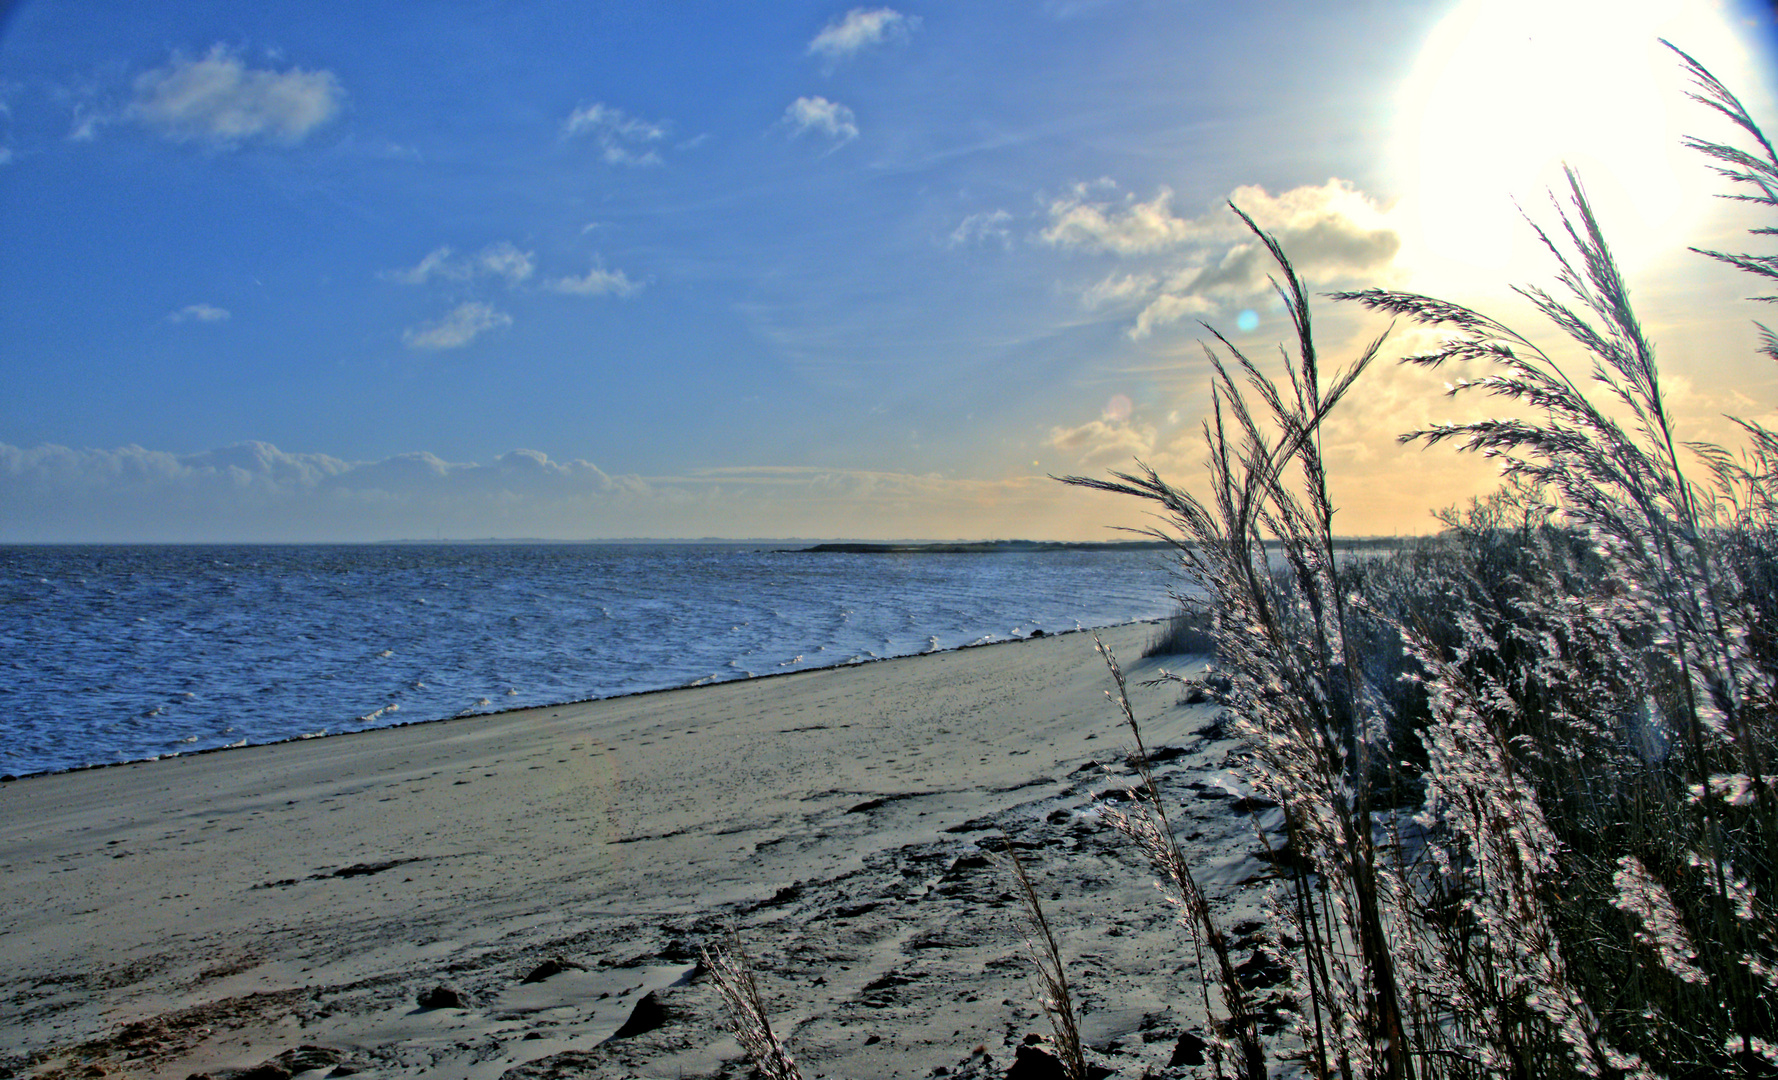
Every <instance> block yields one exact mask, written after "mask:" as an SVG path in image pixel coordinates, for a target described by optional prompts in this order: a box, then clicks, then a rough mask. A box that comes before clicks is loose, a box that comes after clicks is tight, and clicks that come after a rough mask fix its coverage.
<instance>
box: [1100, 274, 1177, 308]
mask: <svg viewBox="0 0 1778 1080" xmlns="http://www.w3.org/2000/svg"><path fill="white" fill-rule="evenodd" d="M1159 285H1160V281H1159V279H1158V278H1156V277H1155V275H1153V274H1121V275H1120V274H1112V275H1111V276H1110V277H1107V278H1106V279H1105V280H1103V281H1101V282H1099V283H1098V284H1097V285H1094V286H1092V287H1090V288H1089V289H1087V291H1086V292H1084V293H1082V294H1081V302H1082V303H1084V304H1086V306H1087V307H1090V308H1098V307H1116V306H1121V305H1124V304H1128V303H1130V302H1132V301H1135V300H1143V299H1146V298H1148V297H1150V296H1153V295H1154V291H1155V289H1156V288H1157V287H1158V286H1159Z"/></svg>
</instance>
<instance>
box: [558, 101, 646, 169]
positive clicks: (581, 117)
mask: <svg viewBox="0 0 1778 1080" xmlns="http://www.w3.org/2000/svg"><path fill="white" fill-rule="evenodd" d="M562 136H563V137H564V138H579V137H585V138H590V139H592V140H593V141H594V142H596V143H598V145H599V150H600V156H602V157H603V158H604V159H605V162H606V164H609V165H659V164H661V156H660V154H659V153H657V152H655V151H654V150H653V149H652V148H651V147H650V144H651V143H657V142H660V141H661V140H662V139H664V138H666V137H667V125H666V124H665V123H664V122H659V123H657V122H651V121H648V120H643V119H641V118H639V117H635V116H631V115H630V114H628V113H626V112H624V111H623V110H622V109H620V108H618V107H617V106H615V105H607V104H605V103H604V102H602V101H596V102H594V103H593V104H591V105H582V106H581V107H580V108H578V109H575V110H574V111H573V112H572V113H570V114H569V116H568V119H567V120H564V121H563V122H562Z"/></svg>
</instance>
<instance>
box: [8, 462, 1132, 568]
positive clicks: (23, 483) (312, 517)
mask: <svg viewBox="0 0 1778 1080" xmlns="http://www.w3.org/2000/svg"><path fill="white" fill-rule="evenodd" d="M1081 497H1084V493H1080V495H1077V494H1076V493H1073V492H1071V491H1068V490H1067V489H1063V488H1062V487H1061V486H1060V485H1058V484H1056V483H1055V482H1054V481H1051V480H1050V479H1048V478H1047V477H1043V476H1030V475H1019V476H1013V477H1008V478H1005V479H998V480H994V479H990V480H980V479H964V478H955V477H948V476H939V475H914V474H908V473H893V472H876V471H871V470H861V469H823V468H812V467H803V466H776V467H773V466H754V467H727V468H719V469H709V470H701V471H698V472H694V473H691V474H689V475H684V476H661V477H642V476H637V475H633V474H623V475H614V474H611V473H608V472H606V471H605V470H603V469H601V468H599V467H598V466H597V465H594V464H593V463H592V462H589V461H584V460H573V461H556V460H553V459H551V458H550V457H549V456H548V455H546V454H543V453H541V452H539V451H536V450H526V449H518V450H512V451H509V452H507V453H505V454H502V455H500V456H499V457H497V458H495V459H494V460H493V461H490V462H487V463H464V462H450V461H445V460H444V459H442V458H440V457H438V456H437V455H435V454H432V453H428V452H424V451H420V452H414V453H406V454H397V455H394V456H392V457H387V458H383V459H381V460H378V461H359V462H353V461H345V460H342V459H340V458H336V457H333V456H330V455H327V454H314V453H290V452H286V451H284V450H280V449H279V448H278V447H276V446H273V445H271V444H270V443H265V442H243V443H235V444H233V445H230V446H225V447H220V448H217V449H213V450H205V451H202V452H200V453H195V454H176V453H171V452H168V451H164V450H149V449H145V448H143V447H140V446H133V445H132V446H124V447H118V448H116V449H111V450H94V449H78V450H77V449H72V448H69V447H66V446H59V445H54V444H44V445H40V446H35V447H28V448H27V447H18V446H12V445H9V444H6V443H0V543H64V542H76V543H79V542H94V543H185V542H199V543H202V542H222V543H226V542H297V543H315V542H360V541H375V540H396V539H430V538H435V537H443V538H446V539H485V538H539V539H559V540H585V539H613V538H623V537H660V538H684V537H701V536H726V537H733V538H741V539H745V538H756V537H774V536H819V537H859V538H874V537H881V538H909V537H932V538H938V539H949V538H952V537H956V536H964V535H968V536H970V537H971V538H992V537H999V536H1011V535H1041V536H1044V537H1048V536H1052V535H1056V534H1057V530H1058V529H1070V528H1071V529H1072V533H1081V536H1080V537H1076V536H1074V535H1073V534H1072V533H1070V535H1068V536H1066V537H1063V538H1102V536H1101V534H1102V533H1103V532H1104V529H1103V528H1102V527H1101V526H1100V523H1101V522H1103V521H1106V520H1108V518H1107V517H1105V516H1104V515H1102V514H1101V515H1097V516H1094V515H1087V516H1085V517H1084V518H1083V517H1082V516H1081V515H1080V514H1079V511H1080V510H1081V507H1082V504H1081ZM1089 501H1090V500H1089ZM972 518H973V521H972V520H971V519H972ZM861 520H869V521H871V522H872V523H873V528H874V529H875V530H876V531H875V532H874V533H872V534H870V536H863V534H859V533H858V532H857V525H856V522H858V521H861ZM1081 521H1085V522H1087V526H1086V529H1085V532H1082V525H1081V524H1080V522H1081ZM971 527H976V528H978V530H985V531H979V535H978V534H977V533H967V532H966V533H959V532H957V531H955V530H956V529H957V528H963V529H965V530H967V529H969V528H971ZM1089 534H1090V535H1089Z"/></svg>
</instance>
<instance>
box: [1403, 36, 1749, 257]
mask: <svg viewBox="0 0 1778 1080" xmlns="http://www.w3.org/2000/svg"><path fill="white" fill-rule="evenodd" d="M1663 37H1664V38H1666V39H1668V40H1669V41H1672V42H1673V43H1674V44H1676V45H1678V46H1679V47H1680V48H1682V49H1685V50H1686V51H1688V52H1690V53H1692V55H1694V56H1696V57H1698V58H1699V59H1700V60H1702V61H1703V62H1704V63H1705V64H1706V65H1707V66H1709V67H1710V68H1711V69H1712V70H1713V71H1715V72H1716V74H1717V75H1718V76H1720V77H1722V78H1724V79H1725V80H1727V81H1728V82H1729V83H1730V84H1731V85H1735V84H1736V83H1737V81H1738V80H1737V79H1736V78H1735V76H1738V75H1741V74H1742V73H1743V72H1744V71H1745V70H1746V69H1747V68H1748V66H1749V60H1748V50H1747V47H1746V45H1745V43H1744V42H1742V41H1741V40H1739V39H1738V38H1737V35H1736V33H1735V31H1734V26H1733V12H1732V11H1730V10H1727V9H1725V7H1724V6H1723V5H1721V4H1712V3H1708V2H1704V0H1613V2H1608V3H1598V2H1586V0H1467V2H1465V3H1463V4H1461V5H1460V6H1459V7H1458V8H1457V9H1456V10H1455V11H1454V12H1453V13H1452V14H1450V15H1449V16H1447V17H1446V18H1445V20H1444V21H1443V22H1442V23H1440V24H1439V26H1438V28H1437V29H1436V30H1435V31H1434V32H1433V33H1432V35H1431V36H1430V38H1429V39H1428V41H1427V43H1426V45H1425V47H1424V48H1423V49H1422V50H1421V53H1420V58H1419V60H1418V61H1417V63H1416V64H1415V67H1414V71H1413V74H1412V75H1411V76H1410V77H1409V79H1408V81H1407V84H1406V85H1405V86H1404V88H1403V92H1402V97H1401V101H1400V117H1399V120H1400V122H1399V123H1398V125H1397V130H1398V131H1399V132H1400V133H1401V136H1400V139H1401V141H1400V144H1399V145H1398V147H1397V151H1396V153H1397V168H1398V170H1399V171H1398V175H1399V176H1400V178H1401V182H1402V184H1403V190H1404V192H1405V198H1404V200H1403V205H1402V210H1403V211H1404V213H1403V214H1402V215H1401V216H1402V224H1403V226H1404V229H1405V233H1406V235H1405V236H1404V241H1405V250H1404V251H1403V256H1404V259H1405V261H1407V262H1408V263H1409V264H1410V265H1414V266H1415V267H1416V268H1417V269H1421V270H1424V271H1427V272H1430V273H1432V274H1435V275H1437V276H1439V277H1441V278H1445V279H1451V278H1458V279H1462V278H1486V279H1488V280H1491V281H1499V280H1501V279H1502V277H1503V274H1504V276H1505V277H1506V278H1507V279H1509V280H1523V279H1524V278H1525V277H1526V276H1528V275H1529V274H1536V273H1539V272H1540V271H1541V270H1542V269H1543V268H1544V265H1545V264H1544V263H1543V260H1542V257H1541V255H1540V253H1539V252H1538V250H1537V245H1536V240H1535V238H1534V237H1533V236H1532V235H1531V234H1530V232H1529V230H1528V229H1527V228H1526V227H1525V225H1524V224H1523V221H1522V219H1521V217H1520V214H1519V210H1518V207H1523V208H1524V210H1526V211H1527V212H1529V213H1531V214H1532V215H1533V216H1535V217H1537V218H1539V219H1540V220H1544V221H1547V220H1548V215H1546V214H1544V213H1543V211H1544V209H1545V208H1546V207H1547V206H1548V200H1547V196H1546V192H1548V191H1552V190H1561V189H1563V188H1564V187H1565V182H1564V180H1563V176H1562V166H1563V164H1564V163H1566V164H1568V165H1571V166H1573V167H1574V168H1575V169H1576V170H1577V171H1578V172H1579V174H1580V176H1581V181H1582V183H1583V185H1584V186H1585V188H1586V190H1587V194H1588V196H1589V198H1591V200H1592V201H1593V204H1594V208H1595V210H1596V211H1597V212H1598V214H1599V216H1600V219H1601V222H1602V224H1603V225H1604V226H1605V228H1606V231H1607V235H1608V236H1609V237H1610V239H1611V242H1612V245H1613V249H1614V250H1615V251H1616V253H1617V254H1618V257H1619V259H1620V260H1621V261H1622V262H1623V263H1624V265H1625V266H1626V267H1629V268H1635V267H1636V266H1638V265H1642V264H1646V263H1647V262H1648V261H1649V260H1651V259H1653V258H1656V257H1658V256H1660V255H1662V254H1663V253H1666V252H1670V251H1672V250H1673V249H1675V248H1677V247H1681V246H1683V245H1684V244H1685V243H1686V242H1687V240H1688V238H1689V239H1695V236H1693V235H1692V232H1691V230H1692V229H1693V227H1694V226H1695V225H1696V224H1697V221H1698V219H1699V217H1700V216H1701V214H1702V213H1703V211H1704V209H1705V208H1706V207H1707V206H1708V205H1709V202H1710V198H1711V196H1712V195H1713V194H1714V193H1715V192H1716V191H1717V190H1719V185H1718V184H1716V183H1715V182H1714V180H1713V178H1712V176H1711V174H1710V173H1709V172H1708V170H1707V169H1706V168H1705V167H1704V165H1703V162H1702V161H1701V159H1699V158H1698V156H1697V155H1696V154H1694V153H1691V152H1689V151H1686V150H1685V149H1684V148H1683V147H1682V146H1681V145H1680V138H1681V136H1682V135H1684V134H1685V133H1687V132H1700V131H1701V130H1704V129H1707V128H1708V127H1709V119H1710V118H1709V117H1708V116H1707V115H1706V114H1705V112H1704V110H1703V109H1702V108H1701V107H1700V106H1697V105H1695V104H1694V103H1692V102H1690V101H1688V100H1687V99H1686V97H1685V90H1686V83H1685V79H1684V77H1683V74H1682V73H1681V72H1680V71H1679V69H1678V65H1677V63H1676V58H1675V57H1674V56H1673V54H1672V53H1671V52H1669V51H1668V50H1667V49H1665V48H1663V47H1662V46H1661V45H1660V43H1659V41H1658V39H1659V38H1663ZM1740 85H1748V83H1747V82H1746V81H1745V80H1741V81H1740Z"/></svg>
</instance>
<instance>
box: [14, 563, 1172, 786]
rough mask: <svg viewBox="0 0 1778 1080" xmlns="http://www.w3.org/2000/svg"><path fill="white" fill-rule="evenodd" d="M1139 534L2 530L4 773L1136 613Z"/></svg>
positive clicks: (891, 652)
mask: <svg viewBox="0 0 1778 1080" xmlns="http://www.w3.org/2000/svg"><path fill="white" fill-rule="evenodd" d="M1180 587H1181V582H1180V581H1179V580H1178V579H1177V578H1176V577H1175V576H1174V575H1173V574H1172V572H1171V571H1170V569H1169V561H1168V559H1167V554H1166V552H1165V551H1163V550H1155V549H1112V550H1094V549H1065V550H1036V551H1000V552H993V553H980V552H967V553H943V554H941V553H930V552H922V553H910V554H880V553H870V554H861V553H840V552H809V551H806V550H797V548H796V546H795V545H788V544H787V545H783V546H779V545H773V544H770V543H756V544H735V543H720V544H716V543H711V544H687V543H675V544H539V543H513V544H496V543H489V544H367V545H338V546H332V545H316V546H308V545H304V546H294V545H291V546H285V545H218V546H107V545H57V546H0V774H6V775H12V776H25V775H30V774H34V773H40V772H49V771H59V770H67V769H76V768H83V767H88V766H94V765H105V764H113V763H118V762H127V761H142V760H152V759H155V758H161V757H167V756H170V755H176V754H186V753H193V752H197V751H205V750H214V749H218V748H223V747H234V746H246V745H251V744H257V743H268V742H277V741H282V740H287V739H294V738H305V737H318V736H323V735H331V734H338V733H342V732H349V731H359V730H364V729H367V728H374V727H383V726H389V725H393V724H398V723H408V722H413V721H423V720H436V719H441V718H445V717H456V716H473V715H477V714H486V713H493V712H499V711H504V710H508V709H514V708H520V707H525V706H533V705H552V704H560V703H563V702H570V701H583V700H587V699H592V698H604V697H613V696H617V695H623V694H633V693H638V692H642V691H649V690H661V689H666V688H670V687H680V686H696V685H700V684H705V683H714V682H724V681H728V680H733V679H747V678H754V677H758V676H766V675H775V674H780V673H786V672H793V671H800V670H806V669H809V668H820V667H831V666H837V665H844V664H859V663H867V662H870V661H873V660H878V659H882V658H886V657H892V656H905V655H910V654H915V653H924V652H932V651H936V650H943V649H954V648H960V647H963V646H969V645H980V644H988V643H992V642H997V641H1007V640H1012V639H1015V638H1022V637H1028V636H1030V635H1031V634H1032V633H1034V632H1035V631H1039V630H1041V631H1044V632H1045V633H1057V632H1062V631H1069V630H1076V629H1082V628H1094V627H1103V626H1111V625H1117V624H1122V623H1129V622H1136V621H1142V620H1149V619H1156V618H1160V617H1163V616H1165V615H1166V614H1167V613H1168V612H1170V611H1171V610H1172V609H1173V606H1174V603H1173V601H1172V600H1171V598H1170V592H1171V591H1173V590H1176V589H1178V588H1180Z"/></svg>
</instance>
